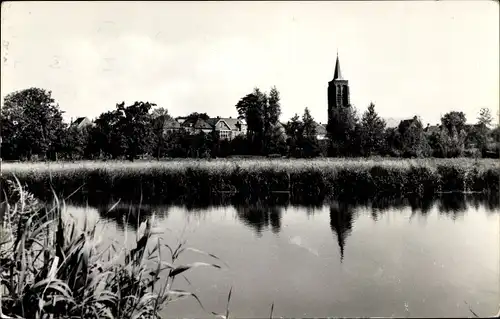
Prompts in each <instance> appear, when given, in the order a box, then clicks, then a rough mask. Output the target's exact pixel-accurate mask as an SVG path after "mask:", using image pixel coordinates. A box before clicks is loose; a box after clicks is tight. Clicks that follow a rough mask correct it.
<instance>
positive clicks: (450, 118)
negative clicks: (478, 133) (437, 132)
mask: <svg viewBox="0 0 500 319" xmlns="http://www.w3.org/2000/svg"><path fill="white" fill-rule="evenodd" d="M465 122H466V118H465V114H464V113H463V112H457V111H452V112H448V113H446V114H445V115H444V116H443V117H442V118H441V124H442V126H443V127H444V128H446V129H447V130H448V132H449V133H451V132H452V130H453V127H454V128H455V129H456V130H457V132H461V131H462V130H464V129H465Z"/></svg>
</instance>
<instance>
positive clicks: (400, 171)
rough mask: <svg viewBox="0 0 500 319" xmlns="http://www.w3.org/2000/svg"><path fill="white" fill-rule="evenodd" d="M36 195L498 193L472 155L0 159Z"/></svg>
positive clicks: (485, 164)
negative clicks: (73, 160)
mask: <svg viewBox="0 0 500 319" xmlns="http://www.w3.org/2000/svg"><path fill="white" fill-rule="evenodd" d="M2 170H3V173H4V177H3V178H4V179H5V178H9V176H12V175H13V174H15V175H16V176H18V177H19V179H20V180H21V182H22V183H23V184H24V183H26V184H27V185H28V186H29V189H30V190H32V191H33V192H34V193H35V194H36V195H37V196H43V195H45V196H49V197H50V196H51V195H52V194H51V193H50V192H48V191H47V190H49V189H50V186H54V188H55V189H56V190H58V191H60V190H64V191H65V192H67V193H68V192H73V191H74V190H77V189H78V188H79V187H82V186H83V190H84V191H88V192H96V191H97V192H103V193H106V194H108V195H110V196H113V195H116V196H118V197H121V198H123V197H126V198H131V199H136V198H138V195H139V194H143V195H145V196H146V197H145V198H147V197H149V198H159V197H161V198H164V199H168V198H170V199H172V198H175V199H178V198H182V197H186V196H189V197H191V198H192V197H193V196H195V197H196V196H198V197H199V198H200V199H202V198H206V197H210V196H212V195H215V194H224V193H239V194H242V195H243V196H246V197H249V196H257V197H266V196H268V195H269V194H271V193H273V192H288V193H290V194H292V196H293V197H295V198H297V197H298V198H299V199H300V198H304V199H308V200H310V199H311V198H312V199H314V198H322V197H325V196H343V195H347V196H358V195H360V194H362V195H364V196H374V195H377V194H407V193H414V194H420V195H423V194H435V193H438V192H448V191H452V192H490V193H491V192H498V190H499V181H500V166H499V163H498V161H495V160H488V159H482V160H475V159H411V160H401V159H397V160H396V159H314V160H303V159H274V160H273V159H269V160H265V159H260V160H208V161H207V160H176V161H165V162H148V161H146V162H76V163H55V164H54V163H36V164H22V163H10V164H5V165H4V166H3V168H2Z"/></svg>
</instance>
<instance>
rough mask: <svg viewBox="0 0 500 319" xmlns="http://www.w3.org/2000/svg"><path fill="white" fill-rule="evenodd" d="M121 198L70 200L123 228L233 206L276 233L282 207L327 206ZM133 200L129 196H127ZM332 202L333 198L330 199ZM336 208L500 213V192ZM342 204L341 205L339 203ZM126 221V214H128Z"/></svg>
mask: <svg viewBox="0 0 500 319" xmlns="http://www.w3.org/2000/svg"><path fill="white" fill-rule="evenodd" d="M118 200H119V198H111V197H110V195H109V194H106V193H100V192H94V193H84V192H77V193H75V194H74V195H73V196H71V198H70V199H69V200H68V201H67V202H68V203H70V204H73V205H76V206H84V207H85V206H90V207H95V208H97V209H98V210H99V213H100V215H101V217H102V218H104V219H108V220H112V221H114V222H115V223H116V224H117V225H118V227H120V228H122V229H123V228H124V227H125V226H126V224H128V225H129V226H130V227H132V228H134V229H135V228H137V227H138V225H140V222H142V221H144V220H145V219H146V216H150V215H151V213H152V211H155V210H157V211H158V212H157V215H164V214H165V211H166V210H167V209H168V207H169V206H172V205H176V206H184V208H185V209H186V211H187V213H195V214H202V213H204V212H209V211H210V209H211V208H212V207H221V206H222V207H224V206H230V205H232V206H234V207H235V208H236V209H237V211H238V216H239V218H240V220H242V221H243V222H244V223H245V224H246V225H249V226H251V227H252V228H254V229H256V230H257V232H258V233H259V234H260V232H262V230H263V229H264V228H266V227H268V226H270V227H271V229H272V230H273V231H274V232H279V230H280V225H281V214H282V213H281V210H280V209H279V208H280V207H281V208H284V207H288V206H289V205H293V206H294V207H297V208H299V209H304V210H305V213H306V214H308V215H311V214H314V212H315V211H316V210H317V209H321V208H322V207H324V206H323V205H324V204H325V203H324V202H314V201H306V202H302V201H301V200H299V198H297V197H296V196H295V197H293V196H290V195H289V194H286V193H285V194H273V195H272V196H268V197H266V198H264V199H262V198H258V197H255V196H250V197H245V196H241V195H237V194H236V195H234V194H222V195H217V196H185V197H179V198H176V199H175V200H171V199H170V200H168V201H166V200H165V199H162V198H158V199H156V200H154V201H153V200H148V201H147V202H143V204H142V205H141V209H140V210H139V205H138V202H134V203H133V204H131V205H128V204H127V203H123V201H122V202H120V203H119V205H117V207H115V208H114V209H113V210H112V211H111V212H109V213H108V210H109V208H110V207H111V206H112V205H113V204H114V203H116V202H117V201H118ZM128 200H129V201H130V199H128ZM328 202H331V201H328ZM334 203H335V204H334V205H333V206H334V207H337V206H339V203H343V204H342V205H343V207H352V208H355V207H356V208H358V207H363V208H365V209H368V210H370V214H371V217H372V219H373V220H375V221H378V220H379V218H380V216H381V215H382V214H384V213H385V212H386V211H388V210H392V209H405V208H406V209H407V208H408V207H410V208H411V211H412V217H413V216H414V215H415V214H416V213H419V214H420V215H423V216H425V215H426V214H427V213H428V212H429V211H430V209H431V208H432V207H433V206H434V205H436V208H437V209H438V210H439V213H440V214H443V215H446V216H450V217H451V218H456V217H457V216H458V215H460V214H463V213H464V212H465V211H466V210H467V209H469V208H475V209H485V210H486V211H487V212H488V213H499V212H500V210H499V207H500V204H499V195H498V194H496V193H494V194H467V195H464V194H442V195H440V196H439V197H437V198H436V197H434V198H433V197H424V198H421V197H418V196H414V195H407V196H406V197H404V198H400V197H387V196H385V197H375V198H366V197H363V196H358V197H356V198H355V197H353V196H349V197H345V196H344V197H341V198H337V199H336V200H335V201H334ZM339 207H340V206H339ZM129 213H130V216H129V220H128V222H127V223H125V222H124V217H125V218H126V217H127V215H129Z"/></svg>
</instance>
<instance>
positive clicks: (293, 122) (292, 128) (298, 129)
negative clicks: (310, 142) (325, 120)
mask: <svg viewBox="0 0 500 319" xmlns="http://www.w3.org/2000/svg"><path fill="white" fill-rule="evenodd" d="M285 132H286V135H287V137H288V138H287V144H288V152H289V154H290V155H292V156H298V154H300V153H301V150H300V148H301V147H300V141H301V139H302V135H303V132H304V126H303V124H302V121H301V120H300V117H299V115H298V114H295V115H294V116H293V117H292V118H291V119H290V121H288V123H287V124H286V126H285Z"/></svg>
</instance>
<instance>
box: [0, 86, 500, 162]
mask: <svg viewBox="0 0 500 319" xmlns="http://www.w3.org/2000/svg"><path fill="white" fill-rule="evenodd" d="M235 107H236V111H237V112H238V118H239V119H245V121H246V123H247V133H246V134H245V135H239V136H237V137H235V138H234V139H231V140H226V139H223V138H221V137H219V136H218V135H217V134H216V132H215V131H212V132H210V133H203V132H200V133H197V134H192V133H189V132H186V131H184V130H173V131H170V132H166V131H165V126H164V125H165V122H166V121H167V120H173V118H172V117H171V115H170V114H169V113H168V110H167V109H165V108H162V107H157V105H156V104H154V103H151V102H135V103H133V104H131V105H125V103H124V102H122V103H118V104H116V107H115V109H114V110H111V111H107V112H104V113H102V114H101V115H100V116H99V117H98V118H96V119H95V120H94V121H93V122H92V125H88V126H83V127H78V126H77V125H68V124H67V123H65V122H64V121H63V116H62V115H63V111H62V110H61V109H60V107H59V105H58V104H57V103H56V102H55V100H54V98H53V97H52V93H51V92H50V91H47V90H44V89H40V88H29V89H25V90H21V91H16V92H13V93H10V94H8V95H7V96H6V97H5V100H4V105H3V106H2V110H1V154H0V156H1V158H2V159H4V160H35V159H39V160H40V159H41V160H76V159H90V160H99V159H129V160H134V159H137V158H157V159H161V158H168V157H190V158H214V157H228V156H238V155H239V156H256V155H257V156H288V157H304V158H310V157H317V156H329V157H357V156H365V157H369V156H391V157H406V158H411V157H462V156H468V157H499V156H500V152H499V150H500V129H499V126H498V125H495V127H493V123H492V121H493V118H492V116H491V114H490V111H489V109H486V108H483V109H481V111H480V113H479V115H478V118H477V122H476V124H475V125H467V124H466V117H465V114H464V113H463V112H457V111H452V112H448V113H446V114H445V115H444V116H443V117H442V118H441V123H440V125H438V126H434V127H424V126H423V124H422V122H421V120H420V119H419V118H418V117H417V116H415V117H414V118H413V119H409V120H404V121H401V122H400V123H399V125H398V126H397V127H387V126H386V123H385V121H384V120H383V119H382V118H381V117H380V116H379V115H378V114H377V112H376V110H375V105H374V104H373V103H371V104H370V105H369V107H368V109H367V110H366V111H365V112H364V113H363V114H362V115H361V116H358V114H357V111H356V109H355V108H354V107H352V106H348V107H341V108H335V109H333V110H330V111H329V112H331V114H329V121H328V123H327V125H326V131H327V136H328V138H327V139H318V132H317V129H318V124H317V123H316V122H315V121H314V118H313V117H312V116H311V113H310V111H309V109H308V108H305V110H304V113H303V115H302V116H299V115H298V114H295V115H294V116H293V117H292V118H291V119H290V120H289V121H288V122H287V123H283V124H282V123H280V122H279V118H280V115H281V103H280V94H279V91H278V90H277V89H276V87H272V88H271V89H270V91H269V92H268V93H267V92H263V91H262V90H260V89H259V88H255V89H254V90H253V91H252V92H250V93H249V94H247V95H246V96H244V97H242V98H241V99H240V100H239V101H238V102H237V103H236V105H235ZM187 118H188V119H189V120H194V121H196V120H198V119H201V120H208V119H209V116H208V115H207V114H206V113H192V114H190V115H189V116H188V117H187Z"/></svg>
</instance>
